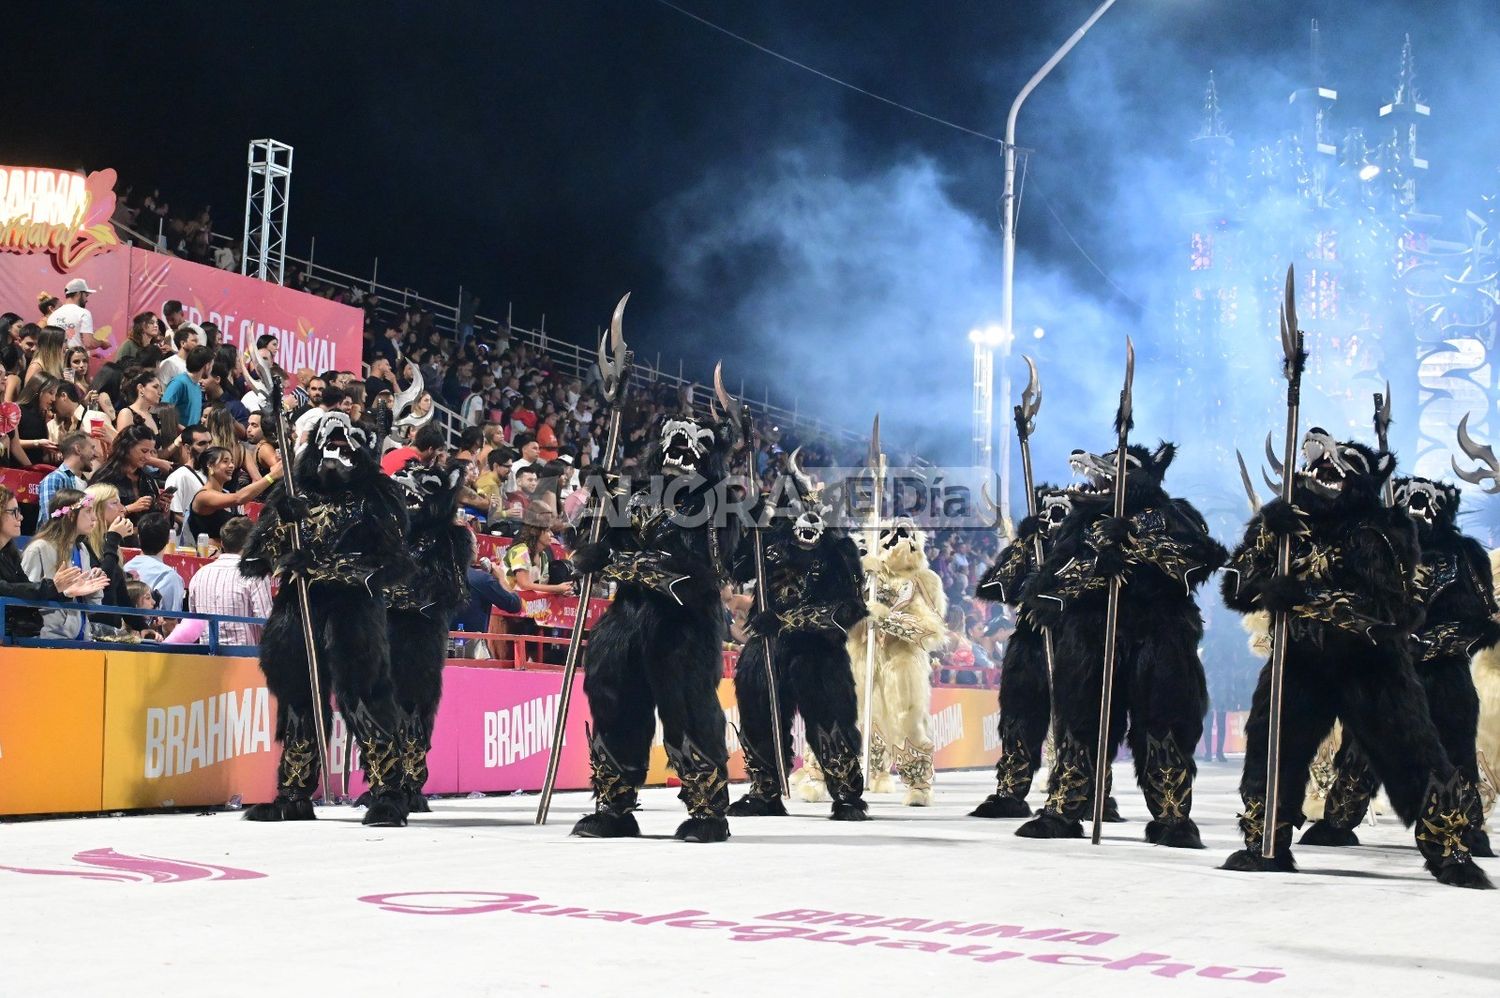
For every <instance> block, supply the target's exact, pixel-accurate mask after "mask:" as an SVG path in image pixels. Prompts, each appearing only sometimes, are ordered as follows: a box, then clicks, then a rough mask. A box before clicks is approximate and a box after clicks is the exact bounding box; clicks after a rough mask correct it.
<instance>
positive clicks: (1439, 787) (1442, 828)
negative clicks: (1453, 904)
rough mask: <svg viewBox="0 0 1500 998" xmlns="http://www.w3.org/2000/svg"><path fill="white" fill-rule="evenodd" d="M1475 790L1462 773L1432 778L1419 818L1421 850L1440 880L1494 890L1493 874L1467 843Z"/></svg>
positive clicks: (1430, 868)
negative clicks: (1473, 855)
mask: <svg viewBox="0 0 1500 998" xmlns="http://www.w3.org/2000/svg"><path fill="white" fill-rule="evenodd" d="M1473 793H1474V791H1473V790H1472V789H1471V788H1470V787H1469V786H1468V784H1467V783H1465V782H1464V779H1463V776H1462V775H1460V774H1459V773H1454V774H1453V775H1452V776H1450V777H1449V778H1448V779H1447V780H1444V781H1440V780H1439V779H1438V778H1437V776H1436V774H1434V775H1433V776H1432V777H1430V778H1429V779H1428V783H1427V796H1426V798H1425V799H1424V801H1423V803H1422V813H1421V815H1420V816H1418V818H1417V827H1416V832H1417V850H1418V851H1419V852H1420V853H1421V854H1422V859H1423V860H1424V861H1425V865H1426V867H1427V871H1428V872H1429V873H1431V874H1432V875H1433V876H1434V877H1436V878H1437V879H1438V882H1439V883H1443V884H1448V885H1449V886H1451V887H1470V888H1474V889H1476V890H1493V889H1494V885H1493V884H1491V883H1490V878H1489V877H1487V876H1485V873H1484V871H1483V870H1481V869H1480V868H1479V866H1478V865H1477V864H1476V863H1475V862H1474V858H1473V857H1472V856H1471V855H1470V854H1469V847H1468V846H1467V845H1466V844H1465V843H1464V835H1465V833H1466V832H1467V831H1468V826H1469V814H1470V812H1471V809H1472V805H1471V803H1470V800H1469V798H1470V797H1472V796H1473Z"/></svg>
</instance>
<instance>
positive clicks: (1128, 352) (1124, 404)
mask: <svg viewBox="0 0 1500 998" xmlns="http://www.w3.org/2000/svg"><path fill="white" fill-rule="evenodd" d="M1134 381H1135V345H1134V344H1133V343H1131V342H1130V337H1128V336H1127V337H1125V387H1124V388H1122V389H1120V408H1119V409H1118V410H1116V412H1115V433H1116V435H1117V440H1116V441H1115V518H1116V519H1119V518H1120V517H1122V516H1124V515H1125V484H1126V483H1125V476H1126V474H1127V473H1128V469H1129V465H1128V464H1127V463H1126V461H1125V457H1126V455H1125V447H1126V445H1127V444H1129V443H1130V426H1131V423H1132V422H1133V420H1132V418H1131V401H1132V400H1131V386H1132V384H1133V383H1134ZM1121 581H1122V580H1121V578H1120V576H1118V575H1111V576H1110V577H1109V601H1108V602H1107V603H1106V604H1105V610H1104V672H1103V675H1102V676H1101V678H1102V679H1103V684H1102V685H1101V686H1100V689H1099V740H1098V742H1097V743H1096V746H1095V748H1096V751H1095V754H1094V834H1093V838H1092V841H1093V844H1094V845H1098V844H1099V838H1100V834H1101V828H1102V826H1103V824H1104V801H1105V797H1106V795H1107V793H1108V790H1109V717H1110V713H1111V706H1112V703H1113V701H1114V695H1115V652H1116V651H1117V648H1116V643H1117V639H1118V637H1119V630H1120V583H1121Z"/></svg>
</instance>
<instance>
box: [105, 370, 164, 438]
mask: <svg viewBox="0 0 1500 998" xmlns="http://www.w3.org/2000/svg"><path fill="white" fill-rule="evenodd" d="M161 392H162V387H161V380H160V379H158V378H157V376H156V369H155V368H147V369H146V370H144V371H140V372H138V373H136V374H133V375H131V376H130V377H129V378H126V379H125V398H126V399H128V400H129V402H130V404H129V405H127V406H126V407H125V408H123V409H121V410H120V412H119V414H118V415H117V416H115V429H116V430H123V429H126V428H127V427H131V426H135V425H136V424H140V425H141V426H144V427H145V428H146V429H148V430H150V431H151V433H152V435H153V436H154V435H156V434H158V433H160V432H161V426H160V424H158V423H157V421H156V407H157V406H159V405H161Z"/></svg>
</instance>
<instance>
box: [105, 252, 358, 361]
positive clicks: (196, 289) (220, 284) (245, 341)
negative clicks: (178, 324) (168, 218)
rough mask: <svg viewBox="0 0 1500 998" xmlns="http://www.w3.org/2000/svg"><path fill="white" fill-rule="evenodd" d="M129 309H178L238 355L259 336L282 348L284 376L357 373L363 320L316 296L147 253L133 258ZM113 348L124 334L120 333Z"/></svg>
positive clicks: (346, 308)
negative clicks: (216, 332) (208, 325)
mask: <svg viewBox="0 0 1500 998" xmlns="http://www.w3.org/2000/svg"><path fill="white" fill-rule="evenodd" d="M130 289H131V298H130V300H131V308H132V309H133V311H134V312H140V311H144V310H146V309H150V310H151V311H153V312H155V313H157V314H158V315H160V314H161V309H162V305H163V304H165V303H166V302H167V301H169V300H171V299H176V300H177V301H180V302H182V305H183V308H184V309H185V310H186V312H187V316H188V320H189V321H190V322H197V323H202V322H212V323H214V324H215V325H217V326H218V327H219V329H220V330H222V331H223V333H224V342H226V343H229V344H232V345H234V346H236V347H238V348H239V350H240V352H241V353H243V352H244V351H246V350H248V349H250V348H251V347H253V346H255V341H256V339H257V338H258V337H260V336H261V335H263V334H269V335H271V336H275V337H276V338H277V339H278V340H280V344H281V352H280V353H279V354H278V355H277V360H278V362H279V363H280V364H281V367H282V368H283V369H284V370H286V371H289V372H295V371H296V370H298V369H299V368H303V367H308V368H312V369H313V370H314V371H327V370H330V369H332V370H343V371H356V372H357V371H358V370H359V363H360V345H361V344H360V335H361V330H362V329H363V327H364V314H363V313H362V312H360V310H359V309H357V308H352V307H350V306H348V305H340V304H338V303H337V302H332V301H329V300H328V299H326V298H320V297H318V296H317V295H310V294H305V293H303V292H301V291H293V290H291V289H290V288H283V287H281V286H280V285H277V284H271V283H269V282H267V281H258V280H255V279H254V278H250V277H242V276H240V275H239V274H234V273H230V272H229V271H227V270H219V269H217V268H215V267H205V266H204V265H203V264H199V263H191V262H189V261H187V260H179V259H177V258H176V257H170V256H165V255H163V254H160V253H150V252H147V251H145V250H138V249H132V250H131V251H130ZM118 332H119V336H117V337H116V338H115V340H114V342H115V344H116V345H118V344H119V342H120V341H121V340H122V339H123V338H124V335H125V332H126V330H124V329H121V330H119V331H118Z"/></svg>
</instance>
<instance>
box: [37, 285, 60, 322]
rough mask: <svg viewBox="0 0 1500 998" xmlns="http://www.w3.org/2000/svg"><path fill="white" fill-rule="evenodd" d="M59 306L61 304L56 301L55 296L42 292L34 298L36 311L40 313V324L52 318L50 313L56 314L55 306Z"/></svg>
mask: <svg viewBox="0 0 1500 998" xmlns="http://www.w3.org/2000/svg"><path fill="white" fill-rule="evenodd" d="M61 304H62V302H61V301H59V300H58V297H57V295H54V294H52V293H50V292H47V291H43V292H41V293H39V294H38V295H37V296H36V310H37V311H38V312H39V313H41V316H42V322H46V321H47V320H48V319H50V318H52V313H53V312H56V311H57V306H59V305H61Z"/></svg>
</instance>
